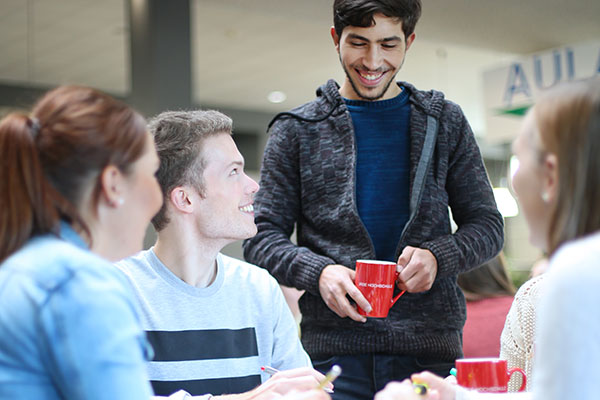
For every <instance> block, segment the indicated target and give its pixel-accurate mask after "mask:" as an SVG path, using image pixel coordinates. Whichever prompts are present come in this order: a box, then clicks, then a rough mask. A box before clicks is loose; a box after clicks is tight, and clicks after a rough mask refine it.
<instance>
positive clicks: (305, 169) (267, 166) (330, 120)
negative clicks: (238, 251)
mask: <svg viewBox="0 0 600 400" xmlns="http://www.w3.org/2000/svg"><path fill="white" fill-rule="evenodd" d="M399 84H400V85H401V86H403V87H404V88H405V90H407V91H408V92H409V94H410V103H411V120H410V166H411V167H410V169H411V171H410V196H411V198H410V205H411V207H410V217H409V221H408V223H407V224H406V226H405V228H404V231H403V232H402V236H401V238H400V241H399V243H398V246H397V250H396V254H397V255H399V253H400V252H401V250H402V249H403V248H404V247H405V246H407V245H410V246H415V247H421V248H425V249H428V250H430V251H431V252H432V253H433V254H434V256H435V257H436V259H437V262H438V273H437V276H436V279H435V282H434V284H433V286H432V288H431V289H430V290H429V291H426V292H423V293H407V294H405V295H404V296H403V297H402V298H401V299H400V301H398V302H397V303H396V305H394V307H392V309H391V310H390V314H389V316H388V317H387V318H386V319H369V320H368V321H367V322H366V323H364V324H363V323H358V322H355V321H352V320H351V319H349V318H339V317H338V316H337V315H336V314H335V313H334V312H333V311H331V310H330V309H329V308H328V307H327V306H326V305H325V303H324V302H323V300H322V299H321V297H320V295H319V287H318V282H319V276H320V273H321V271H322V270H323V268H324V267H325V266H327V265H329V264H342V265H345V266H347V267H349V268H354V264H355V261H356V260H357V259H361V258H374V257H375V254H374V248H373V245H372V243H371V240H370V238H369V235H368V233H367V230H366V229H365V227H364V225H363V224H362V222H361V220H360V217H359V215H358V212H357V209H356V198H355V165H356V148H355V137H354V131H353V126H352V120H351V117H350V114H349V112H348V110H347V108H346V106H345V105H344V102H343V100H342V98H341V96H340V95H339V92H338V88H339V86H338V85H337V83H336V82H335V81H333V80H330V81H328V82H327V83H326V84H325V85H323V86H321V87H320V88H319V90H318V91H317V98H316V99H315V100H313V101H311V102H309V103H307V104H305V105H302V106H300V107H298V108H296V109H294V110H292V112H289V113H282V114H279V115H278V116H277V117H276V118H275V119H274V122H272V128H271V130H270V132H271V135H270V137H269V140H268V142H267V146H266V149H265V155H264V160H263V165H262V169H261V180H260V186H261V190H260V191H259V192H258V193H257V196H256V201H255V216H256V217H255V218H256V223H257V225H258V234H257V235H256V236H255V237H254V238H252V239H249V240H246V241H245V242H244V255H245V257H246V259H247V260H248V261H249V262H252V263H254V264H257V265H260V266H262V267H264V268H266V269H268V270H269V271H270V272H271V274H272V275H274V276H275V277H276V278H277V279H278V281H279V282H280V283H282V284H285V285H289V286H293V287H296V288H298V289H303V290H306V293H305V294H304V295H303V296H302V298H301V299H300V309H301V312H302V316H303V318H302V325H301V329H302V343H303V345H304V348H305V349H306V350H307V351H308V353H309V355H310V356H311V357H318V358H323V357H326V356H330V355H341V354H358V353H367V352H382V353H388V354H404V355H414V356H422V357H428V356H433V357H437V358H438V359H447V360H454V359H455V358H457V357H459V356H461V354H462V350H461V330H462V326H463V324H464V321H465V314H466V311H465V300H464V297H463V295H462V292H461V291H460V289H459V288H458V286H457V284H456V277H457V274H458V273H460V272H464V271H467V270H469V269H471V268H474V267H476V266H478V265H480V264H482V263H483V262H485V261H486V260H488V259H490V258H492V257H493V256H495V255H496V254H497V253H498V252H499V251H500V249H501V248H502V245H503V240H504V238H503V220H502V216H501V215H500V213H499V212H498V210H497V208H496V203H495V201H494V197H493V193H492V189H491V186H490V183H489V180H488V177H487V174H486V171H485V168H484V165H483V162H482V158H481V154H480V151H479V148H478V147H477V144H476V142H475V139H474V136H473V133H472V131H471V128H470V127H469V124H468V122H467V120H466V118H465V116H464V114H463V113H462V111H461V109H460V107H459V106H457V105H456V104H454V103H452V102H450V101H447V100H445V99H444V96H443V94H442V93H441V92H437V91H429V92H423V91H419V90H417V89H415V88H414V86H412V85H410V84H408V83H405V82H401V83H399ZM436 124H437V128H436V127H435V125H436ZM428 125H429V129H430V131H432V132H433V133H434V134H433V135H429V137H428V136H427V134H426V133H427V130H428ZM426 143H427V144H426ZM392 195H393V194H392ZM448 207H450V208H451V210H452V214H453V217H454V220H455V222H456V223H457V225H458V230H457V231H456V232H455V233H451V228H450V218H449V214H448ZM295 226H296V227H297V244H294V243H293V242H292V241H291V240H290V235H291V234H292V232H293V230H294V227H295Z"/></svg>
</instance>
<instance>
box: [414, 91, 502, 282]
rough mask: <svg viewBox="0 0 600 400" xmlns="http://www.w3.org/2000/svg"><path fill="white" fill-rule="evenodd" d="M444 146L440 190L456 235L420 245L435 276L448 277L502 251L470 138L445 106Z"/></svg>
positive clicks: (456, 111)
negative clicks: (444, 173) (432, 261)
mask: <svg viewBox="0 0 600 400" xmlns="http://www.w3.org/2000/svg"><path fill="white" fill-rule="evenodd" d="M439 129H441V130H443V134H444V135H445V137H446V138H447V139H446V140H447V141H448V147H449V149H448V152H449V153H448V159H447V162H448V172H447V177H446V181H445V190H446V193H447V194H448V204H449V206H450V209H451V210H452V216H453V219H454V221H455V222H456V224H457V225H458V229H457V231H456V232H454V233H453V234H448V235H442V236H439V237H436V238H434V239H432V240H430V241H428V242H425V243H424V244H423V245H421V247H422V248H425V249H428V250H429V251H431V252H432V253H433V255H434V256H435V257H436V259H437V262H438V276H439V277H443V278H445V277H449V276H452V275H456V274H459V273H461V272H466V271H468V270H470V269H472V268H474V267H477V266H479V265H481V264H483V263H484V262H486V261H487V260H489V259H491V258H493V257H494V256H495V255H497V254H498V253H499V252H500V250H501V249H502V246H503V245H504V220H503V218H502V215H501V214H500V212H499V211H498V208H497V206H496V201H495V199H494V194H493V191H492V187H491V184H490V181H489V178H488V176H487V172H486V170H485V166H484V164H483V159H482V157H481V153H480V151H479V147H478V146H477V142H476V141H475V137H474V135H473V132H472V130H471V127H470V126H469V123H468V122H467V119H466V118H465V116H464V114H463V112H462V110H461V109H460V107H459V106H458V105H456V104H454V103H451V102H447V110H446V111H445V114H443V117H441V118H440V128H439Z"/></svg>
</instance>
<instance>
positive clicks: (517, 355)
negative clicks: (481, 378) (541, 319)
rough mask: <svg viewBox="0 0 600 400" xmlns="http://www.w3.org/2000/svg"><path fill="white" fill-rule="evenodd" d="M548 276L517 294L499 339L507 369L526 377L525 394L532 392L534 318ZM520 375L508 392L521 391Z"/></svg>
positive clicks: (533, 280)
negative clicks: (523, 373)
mask: <svg viewBox="0 0 600 400" xmlns="http://www.w3.org/2000/svg"><path fill="white" fill-rule="evenodd" d="M544 277H545V275H539V276H537V277H535V278H532V279H530V280H528V281H527V282H525V283H524V284H523V285H522V286H521V287H520V288H519V290H518V292H517V294H516V295H515V299H514V300H513V303H512V306H511V307H510V311H509V312H508V315H507V316H506V322H505V323H504V329H503V330H502V335H501V337H500V358H502V359H505V360H507V361H508V368H514V367H519V368H521V369H522V370H523V371H525V374H526V375H527V387H526V390H530V388H531V382H532V373H533V369H532V366H533V352H534V348H535V345H534V337H535V315H536V309H537V308H538V301H539V299H540V295H541V293H542V291H543V290H542V289H543V287H544V284H543V282H544ZM521 383H522V381H521V374H519V373H514V374H513V375H512V377H511V379H510V381H509V382H508V391H509V392H516V391H517V390H519V388H520V387H521Z"/></svg>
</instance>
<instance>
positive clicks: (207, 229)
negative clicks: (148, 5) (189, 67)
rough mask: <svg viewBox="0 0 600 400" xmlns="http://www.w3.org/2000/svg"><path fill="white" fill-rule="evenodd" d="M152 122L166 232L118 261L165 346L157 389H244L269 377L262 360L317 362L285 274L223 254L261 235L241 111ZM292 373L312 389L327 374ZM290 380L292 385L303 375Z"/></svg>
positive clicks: (153, 374)
mask: <svg viewBox="0 0 600 400" xmlns="http://www.w3.org/2000/svg"><path fill="white" fill-rule="evenodd" d="M149 130H150V132H151V133H152V134H153V135H154V140H155V143H156V148H157V151H158V155H159V158H160V168H159V170H158V172H157V179H158V182H159V184H160V185H161V189H162V191H163V194H164V203H163V207H162V209H161V210H160V211H159V213H158V214H157V215H156V216H155V217H154V219H153V220H152V223H153V225H154V227H155V228H156V230H157V231H158V240H157V242H156V244H155V245H154V247H152V248H151V249H149V250H147V251H143V252H141V253H140V254H138V255H136V256H134V257H130V258H128V259H126V260H123V261H121V262H119V263H118V264H117V266H118V267H119V268H120V269H121V270H122V271H124V272H125V273H126V274H127V276H128V277H129V279H130V281H131V283H132V285H133V288H134V291H135V293H136V295H137V297H138V299H139V300H140V306H141V307H140V310H141V316H142V324H143V326H144V329H145V330H146V332H147V335H148V339H149V341H150V343H151V344H152V347H153V349H154V354H155V355H154V358H153V361H152V362H150V364H149V375H150V379H151V383H152V387H153V389H154V391H155V393H156V394H157V395H165V394H169V393H173V392H175V391H177V390H180V389H183V390H185V391H187V392H188V393H190V394H192V395H201V394H206V393H211V394H215V395H217V394H224V393H229V394H231V393H242V392H247V391H249V390H251V389H253V388H255V387H256V386H258V385H259V384H261V382H264V381H266V380H267V378H268V375H266V374H264V373H262V374H261V367H262V366H271V367H274V368H277V369H280V370H289V369H292V368H297V367H310V366H311V363H310V359H309V358H308V356H307V354H306V352H305V351H304V349H303V348H302V345H301V344H300V340H299V338H298V330H297V326H296V323H295V321H294V319H293V317H292V314H291V312H290V310H289V308H288V305H287V303H286V301H285V299H284V297H283V294H282V293H281V290H280V288H279V285H278V284H277V282H276V281H275V279H273V278H272V277H271V276H270V275H269V274H268V272H267V271H265V270H264V269H261V268H258V267H256V266H254V265H251V264H248V263H245V262H242V261H239V260H236V259H234V258H231V257H227V256H225V255H223V254H221V253H220V251H221V249H222V248H223V247H225V245H227V244H229V243H231V242H233V241H235V240H240V239H246V238H249V237H252V236H254V235H255V234H256V225H255V224H254V211H253V202H254V200H253V197H254V194H255V193H256V191H257V190H258V184H257V183H256V182H255V181H254V180H252V179H251V178H250V177H248V176H247V175H246V174H245V173H244V159H243V157H242V155H241V154H240V152H239V151H238V149H237V147H236V145H235V143H234V141H233V139H232V136H231V134H232V121H231V119H230V118H229V117H227V116H225V115H223V114H221V113H219V112H217V111H189V112H184V111H182V112H165V113H162V114H160V115H158V116H157V117H155V118H154V119H153V120H152V121H150V124H149ZM291 373H292V375H294V374H295V376H297V377H298V378H299V380H300V381H301V380H302V379H304V385H308V388H314V387H316V385H317V381H316V379H318V378H319V376H322V375H320V374H316V373H315V372H314V371H312V369H310V370H309V369H306V370H301V371H299V372H298V373H293V372H291ZM311 378H312V380H311ZM284 381H285V380H284ZM299 383H302V382H299ZM271 386H272V385H271ZM281 386H282V387H286V388H287V389H286V390H289V389H290V388H293V387H294V382H286V383H283V381H282V382H281ZM298 388H299V389H301V388H302V386H300V387H298ZM267 389H268V388H267ZM260 390H262V391H264V390H266V389H265V388H264V387H261V388H260V389H259V391H260ZM251 393H252V395H256V393H255V392H251ZM242 398H244V397H242Z"/></svg>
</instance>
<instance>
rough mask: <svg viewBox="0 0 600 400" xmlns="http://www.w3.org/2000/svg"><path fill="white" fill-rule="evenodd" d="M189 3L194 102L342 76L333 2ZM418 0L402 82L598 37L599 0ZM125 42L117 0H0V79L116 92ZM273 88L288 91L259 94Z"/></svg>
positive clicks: (242, 101) (250, 96)
mask: <svg viewBox="0 0 600 400" xmlns="http://www.w3.org/2000/svg"><path fill="white" fill-rule="evenodd" d="M191 1H192V31H193V32H192V37H193V41H192V42H193V54H192V59H193V67H192V70H193V81H194V88H193V96H194V100H195V101H196V102H198V103H199V104H211V105H222V106H226V107H230V108H239V109H247V110H259V111H268V112H276V111H280V110H283V109H289V108H291V107H294V106H296V105H298V104H301V103H303V102H305V101H307V100H309V99H311V98H312V97H313V96H314V90H315V89H316V87H317V86H318V85H320V84H321V83H323V82H324V81H325V80H326V79H328V78H330V77H333V78H336V79H338V80H340V79H342V78H343V76H342V75H341V69H340V68H339V61H338V59H337V55H336V53H335V51H334V49H333V46H332V43H331V38H330V36H329V27H330V25H331V4H332V1H331V0H301V1H298V0H191ZM423 3H424V4H423V7H424V9H423V15H422V18H421V20H420V22H419V24H418V25H417V30H416V32H417V41H416V42H415V45H414V46H413V47H412V48H411V50H410V52H409V55H408V58H407V61H406V64H405V66H404V70H403V71H401V72H400V74H399V77H400V79H406V80H409V81H411V82H429V84H431V85H435V84H436V83H437V82H441V81H440V79H442V78H440V77H439V76H437V75H439V72H435V71H434V72H432V70H431V69H428V66H429V65H430V64H432V63H433V64H435V63H437V62H443V59H444V58H445V57H446V56H447V55H448V54H457V55H460V54H463V53H461V51H462V50H464V49H469V50H470V51H476V52H478V53H480V54H483V55H485V56H486V57H487V58H486V60H489V63H493V62H498V60H502V59H506V58H509V57H514V56H515V55H518V54H529V53H532V52H536V51H541V50H545V49H549V48H553V47H558V46H561V45H565V44H572V43H579V42H584V41H591V40H598V39H600V22H599V21H600V1H598V0H570V1H565V0H528V1H523V0H519V1H517V0H503V1H498V0H476V1H474V0H423ZM128 40H129V38H128V19H127V13H126V6H125V0H102V1H98V0H2V1H1V2H0V83H2V82H7V83H11V84H15V83H18V84H26V85H40V86H53V85H57V84H61V83H67V82H70V83H80V84H85V85H90V86H95V87H98V88H101V89H103V90H106V91H109V92H112V93H115V94H123V95H125V94H127V93H128V91H129V42H128ZM461 49H462V50H461ZM465 54H470V53H465ZM432 74H433V75H432ZM435 74H437V75H435ZM432 77H433V78H435V79H433V78H432ZM444 79H445V80H451V77H448V76H446V77H445V78H444ZM442 81H443V80H442ZM273 90H280V91H283V92H285V93H286V94H287V100H286V101H284V102H283V103H281V104H273V103H270V102H268V101H267V94H268V93H269V92H271V91H273Z"/></svg>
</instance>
